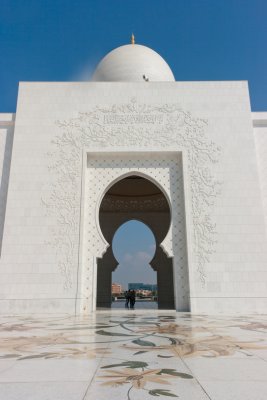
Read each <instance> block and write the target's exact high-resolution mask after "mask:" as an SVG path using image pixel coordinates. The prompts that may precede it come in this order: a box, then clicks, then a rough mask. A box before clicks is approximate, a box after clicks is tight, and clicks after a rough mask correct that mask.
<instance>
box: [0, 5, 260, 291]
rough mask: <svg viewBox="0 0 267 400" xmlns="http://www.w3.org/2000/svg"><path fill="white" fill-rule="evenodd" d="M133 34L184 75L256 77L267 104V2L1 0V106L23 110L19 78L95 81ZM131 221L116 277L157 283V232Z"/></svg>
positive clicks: (255, 96)
mask: <svg viewBox="0 0 267 400" xmlns="http://www.w3.org/2000/svg"><path fill="white" fill-rule="evenodd" d="M132 32H134V34H135V36H136V42H137V43H139V44H144V45H146V46H149V47H151V48H153V49H154V50H156V51H157V52H158V53H159V54H161V55H162V56H163V57H164V58H165V60H166V61H167V62H168V64H169V65H170V67H171V69H172V71H173V73H174V75H175V77H176V80H178V81H190V80H192V81H194V80H248V81H249V87H250V94H251V103H252V110H253V111H264V110H267V49H266V47H267V0H130V1H129V0H75V1H74V0H0V55H1V56H0V112H14V111H15V110H16V99H17V90H18V82H19V81H72V80H87V79H89V77H90V74H91V72H92V71H93V70H94V68H95V66H96V65H97V63H98V62H99V61H100V59H101V58H102V57H103V56H104V55H105V54H107V53H108V52H109V51H110V50H112V49H113V48H115V47H118V46H120V45H123V44H127V43H129V42H130V36H131V33H132ZM129 226H130V228H128V230H127V228H126V227H124V228H122V231H121V232H122V234H119V233H118V237H117V239H118V242H117V244H116V245H115V246H117V248H118V249H120V250H119V251H120V252H121V253H122V254H120V255H119V258H120V260H122V261H121V266H123V265H124V268H125V263H126V261H127V260H128V261H127V265H128V268H129V271H131V272H129V271H128V277H127V276H125V269H123V268H121V269H120V271H122V272H121V275H118V271H119V269H117V270H116V273H115V274H114V278H115V280H121V281H122V283H124V284H125V280H127V279H129V281H131V280H132V278H134V277H135V278H136V279H135V280H136V281H140V280H141V281H144V282H154V281H155V274H154V275H151V271H152V270H151V269H149V267H148V264H147V262H148V261H147V260H148V258H149V257H147V256H146V255H145V254H150V253H149V252H151V249H152V247H151V246H153V243H154V242H153V236H152V237H151V233H149V232H148V231H147V230H145V229H144V228H142V227H141V228H140V229H139V230H138V226H137V225H131V224H130V225H129ZM139 226H140V225H139ZM125 229H126V230H125ZM127 237H128V238H129V240H126V238H127ZM119 238H120V240H121V244H119ZM117 239H116V240H117ZM140 239H141V240H140ZM146 257H147V258H146ZM141 266H143V267H144V268H143V269H142V271H143V275H142V277H140V274H141V272H142V271H141V269H140V268H141ZM145 271H147V272H145ZM152 274H153V271H152Z"/></svg>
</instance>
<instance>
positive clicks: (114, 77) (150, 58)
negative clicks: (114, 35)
mask: <svg viewBox="0 0 267 400" xmlns="http://www.w3.org/2000/svg"><path fill="white" fill-rule="evenodd" d="M147 80H148V81H150V82H162V81H172V82H173V81H175V79H174V76H173V73H172V71H171V69H170V67H169V66H168V64H167V63H166V61H165V60H164V59H163V58H162V57H161V56H160V55H159V54H158V53H156V52H155V51H154V50H152V49H150V48H149V47H146V46H141V45H140V44H128V45H125V46H121V47H118V48H116V49H114V50H112V51H111V52H110V53H108V54H107V55H106V56H105V57H104V58H103V59H102V60H101V61H100V63H99V64H98V66H97V68H96V70H95V73H94V75H93V81H98V82H145V81H147Z"/></svg>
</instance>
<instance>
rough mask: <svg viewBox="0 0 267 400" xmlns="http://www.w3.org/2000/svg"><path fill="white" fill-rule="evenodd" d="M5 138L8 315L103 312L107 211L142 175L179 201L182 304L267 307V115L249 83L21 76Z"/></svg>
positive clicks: (1, 191) (2, 295)
mask: <svg viewBox="0 0 267 400" xmlns="http://www.w3.org/2000/svg"><path fill="white" fill-rule="evenodd" d="M131 46H132V47H134V46H136V45H131ZM125 47H127V49H129V46H125ZM140 47H142V46H140ZM136 48H137V49H138V47H136ZM127 51H128V50H127ZM116 62H118V60H117V61H116V60H115V66H116ZM112 63H113V64H112ZM107 64H108V65H109V63H107ZM112 66H114V61H113V60H112V62H111V67H112ZM105 68H109V67H105ZM111 70H112V68H111ZM117 70H118V69H117V68H115V71H117ZM158 70H159V68H157V71H158ZM135 71H136V69H135ZM140 71H142V69H141V67H140ZM145 72H146V70H145ZM127 73H128V72H127ZM150 73H151V74H153V71H152V72H151V71H150V70H149V69H148V72H146V73H145V74H144V75H145V77H150ZM126 75H127V74H126ZM163 75H164V74H163ZM113 78H114V76H113V75H112V79H113ZM112 79H110V80H112ZM0 131H1V136H0V164H1V166H2V176H1V187H0V203H1V211H0V225H1V226H0V233H1V234H0V239H1V240H2V242H1V259H0V310H1V313H3V314H12V313H14V314H17V313H43V312H49V313H55V314H56V313H69V314H74V313H77V314H80V313H85V314H88V313H91V312H93V311H94V309H95V304H96V287H97V282H96V279H97V272H96V270H97V259H99V258H101V257H102V256H103V254H104V253H105V251H106V250H107V247H108V243H107V241H106V240H105V238H104V236H103V233H102V232H101V228H100V226H99V207H100V203H101V200H102V199H103V197H104V195H105V193H106V192H107V190H108V189H109V188H110V187H111V186H112V185H113V184H114V183H115V182H117V181H118V180H120V179H122V178H123V177H125V176H131V175H139V176H141V177H144V178H146V179H148V180H151V182H153V183H155V185H157V186H158V187H159V188H160V190H161V191H162V192H163V193H164V195H165V196H166V199H167V200H168V202H169V204H170V209H171V224H170V229H169V231H168V233H167V235H166V237H165V239H164V240H163V241H162V243H161V247H162V249H163V250H164V252H165V253H166V254H167V256H168V257H170V258H172V259H173V274H174V279H173V280H174V294H175V295H174V296H175V308H176V310H177V311H192V312H197V313H218V312H224V313H233V312H246V313H254V312H258V313H263V312H266V309H267V236H266V230H267V161H266V159H267V158H266V155H267V113H255V112H251V108H250V97H249V90H248V84H247V82H245V81H234V82H179V81H174V80H172V79H171V78H170V79H168V77H167V78H166V77H165V75H164V76H163V79H162V81H160V77H159V78H158V77H157V79H155V81H153V79H152V80H151V81H148V82H147V81H145V79H143V77H141V81H138V79H135V78H134V79H133V81H131V80H130V79H127V77H126V78H125V76H123V81H118V78H117V77H115V78H114V79H113V81H108V77H105V80H103V81H99V80H98V79H97V78H96V79H95V81H93V82H60V83H59V82H53V83H49V82H38V83H35V82H27V83H26V82H22V83H20V85H19V93H18V102H17V111H16V113H15V114H0ZM179 193H180V195H179ZM181 193H182V194H181ZM177 196H178V197H179V196H180V197H179V198H180V199H182V200H181V201H178V200H177V199H178V197H177ZM181 196H182V197H181ZM181 254H183V257H181ZM181 259H182V261H181Z"/></svg>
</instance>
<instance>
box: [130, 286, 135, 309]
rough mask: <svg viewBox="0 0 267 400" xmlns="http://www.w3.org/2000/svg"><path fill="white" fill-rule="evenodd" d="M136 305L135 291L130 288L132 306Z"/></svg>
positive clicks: (132, 307)
mask: <svg viewBox="0 0 267 400" xmlns="http://www.w3.org/2000/svg"><path fill="white" fill-rule="evenodd" d="M134 305H135V291H134V290H130V308H131V309H134Z"/></svg>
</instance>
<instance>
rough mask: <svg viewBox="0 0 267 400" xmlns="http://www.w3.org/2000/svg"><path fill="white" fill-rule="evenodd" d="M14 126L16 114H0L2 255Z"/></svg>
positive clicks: (0, 224)
mask: <svg viewBox="0 0 267 400" xmlns="http://www.w3.org/2000/svg"><path fill="white" fill-rule="evenodd" d="M14 125H15V114H8V113H1V114H0V177H1V180H0V182H1V183H0V254H1V250H2V239H3V233H4V224H5V214H6V201H7V192H8V182H9V173H10V164H11V156H12V145H13V136H14Z"/></svg>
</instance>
